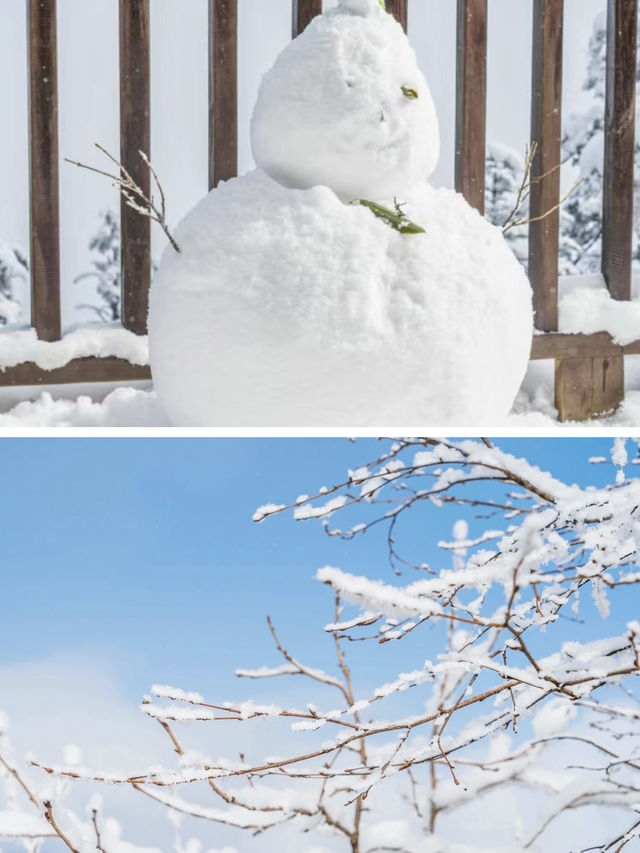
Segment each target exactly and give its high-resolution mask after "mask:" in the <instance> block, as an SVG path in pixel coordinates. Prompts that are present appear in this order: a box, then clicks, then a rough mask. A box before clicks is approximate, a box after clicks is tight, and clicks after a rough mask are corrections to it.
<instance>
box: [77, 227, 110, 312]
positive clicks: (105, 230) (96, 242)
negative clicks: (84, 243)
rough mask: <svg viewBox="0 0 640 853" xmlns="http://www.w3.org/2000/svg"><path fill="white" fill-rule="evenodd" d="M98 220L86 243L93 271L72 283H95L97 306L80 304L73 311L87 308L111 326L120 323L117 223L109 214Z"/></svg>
mask: <svg viewBox="0 0 640 853" xmlns="http://www.w3.org/2000/svg"><path fill="white" fill-rule="evenodd" d="M101 216H102V221H101V223H100V227H99V228H98V230H97V231H96V233H95V234H94V236H93V237H92V238H91V241H90V243H89V249H90V250H91V253H92V260H91V264H92V266H93V269H92V270H90V271H89V272H85V273H82V275H79V276H78V277H77V278H76V279H74V281H75V283H76V284H77V283H78V282H79V281H83V280H84V279H87V278H95V279H96V292H97V294H98V296H99V297H100V303H99V304H98V305H95V304H91V303H84V304H82V305H78V306H77V307H78V308H88V309H89V310H91V311H94V312H95V313H97V314H98V316H99V318H100V319H101V320H102V321H103V322H105V323H112V322H116V321H117V320H119V319H120V223H119V222H118V217H117V216H116V214H115V213H114V212H113V211H112V210H107V211H105V212H104V213H102V214H101Z"/></svg>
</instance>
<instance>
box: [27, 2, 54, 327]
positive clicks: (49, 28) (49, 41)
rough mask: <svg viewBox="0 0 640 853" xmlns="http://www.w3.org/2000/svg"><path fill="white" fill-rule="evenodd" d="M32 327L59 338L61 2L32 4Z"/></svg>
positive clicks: (30, 129)
mask: <svg viewBox="0 0 640 853" xmlns="http://www.w3.org/2000/svg"><path fill="white" fill-rule="evenodd" d="M27 14H28V33H29V139H30V144H29V181H30V193H29V201H30V232H31V233H30V244H31V325H32V326H33V327H34V328H35V330H36V332H37V334H38V337H39V338H41V339H42V340H45V341H55V340H58V339H59V338H60V333H61V318H60V214H59V185H58V82H57V73H58V71H57V38H56V0H29V3H28V12H27Z"/></svg>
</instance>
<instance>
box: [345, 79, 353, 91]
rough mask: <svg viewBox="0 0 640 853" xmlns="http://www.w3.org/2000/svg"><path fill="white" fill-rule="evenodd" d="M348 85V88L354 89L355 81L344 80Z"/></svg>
mask: <svg viewBox="0 0 640 853" xmlns="http://www.w3.org/2000/svg"><path fill="white" fill-rule="evenodd" d="M344 82H345V83H346V85H347V89H353V82H352V81H351V80H345V81H344Z"/></svg>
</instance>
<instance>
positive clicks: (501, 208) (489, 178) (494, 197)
mask: <svg viewBox="0 0 640 853" xmlns="http://www.w3.org/2000/svg"><path fill="white" fill-rule="evenodd" d="M523 172H524V163H523V162H522V158H521V157H519V156H518V154H517V153H516V152H515V151H513V150H512V149H511V148H508V147H507V146H506V145H499V144H498V143H496V142H490V143H489V144H488V146H487V164H486V178H485V182H486V187H485V216H486V218H487V219H488V220H489V222H492V223H493V224H494V225H499V226H501V227H502V226H503V225H504V224H505V223H506V222H507V221H508V220H509V219H510V217H511V215H512V213H513V211H514V210H515V208H516V206H517V205H518V192H519V190H520V186H521V184H522V178H523ZM524 213H525V215H526V209H525V211H524ZM505 238H506V240H507V242H508V243H509V245H510V246H511V248H512V250H513V252H514V254H515V256H516V257H517V259H518V260H519V261H520V263H521V264H522V265H523V266H525V267H526V265H527V245H528V244H527V234H526V231H524V230H523V229H513V230H510V231H507V232H506V234H505Z"/></svg>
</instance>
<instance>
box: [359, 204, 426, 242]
mask: <svg viewBox="0 0 640 853" xmlns="http://www.w3.org/2000/svg"><path fill="white" fill-rule="evenodd" d="M351 204H361V205H362V206H363V207H366V208H368V209H369V210H370V211H371V213H373V215H374V216H377V217H378V219H381V220H382V221H383V222H384V223H385V225H388V226H389V227H390V228H393V229H394V230H395V231H399V232H400V234H424V233H425V230H424V228H421V227H420V225H417V224H416V223H415V222H412V221H411V220H410V219H409V218H408V217H407V215H406V214H405V212H404V211H403V210H402V205H401V204H399V203H398V202H397V201H395V199H394V205H395V210H391V209H390V208H388V207H385V206H384V205H382V204H378V203H377V202H375V201H369V200H368V199H366V198H359V199H356V200H355V201H353V202H351Z"/></svg>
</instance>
